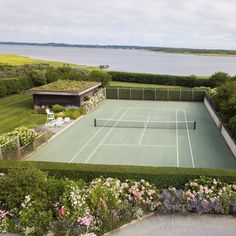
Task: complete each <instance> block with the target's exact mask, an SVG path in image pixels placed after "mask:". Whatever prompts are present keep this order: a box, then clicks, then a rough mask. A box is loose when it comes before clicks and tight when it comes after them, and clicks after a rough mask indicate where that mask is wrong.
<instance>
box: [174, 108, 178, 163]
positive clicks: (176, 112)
mask: <svg viewBox="0 0 236 236" xmlns="http://www.w3.org/2000/svg"><path fill="white" fill-rule="evenodd" d="M175 114H176V117H175V118H176V158H177V167H179V134H178V110H177V109H176V111H175Z"/></svg>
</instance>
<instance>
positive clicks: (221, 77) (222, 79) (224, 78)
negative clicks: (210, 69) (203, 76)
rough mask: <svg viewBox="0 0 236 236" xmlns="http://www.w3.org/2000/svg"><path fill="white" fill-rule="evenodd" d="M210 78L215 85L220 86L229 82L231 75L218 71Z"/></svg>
mask: <svg viewBox="0 0 236 236" xmlns="http://www.w3.org/2000/svg"><path fill="white" fill-rule="evenodd" d="M209 80H210V81H211V83H212V84H213V85H214V86H219V85H222V84H224V83H226V82H229V80H230V76H229V75H228V74H227V73H224V72H216V73H214V74H213V75H212V76H211V77H210V79H209Z"/></svg>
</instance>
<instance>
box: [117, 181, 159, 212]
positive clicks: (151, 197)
mask: <svg viewBox="0 0 236 236" xmlns="http://www.w3.org/2000/svg"><path fill="white" fill-rule="evenodd" d="M121 188H122V193H123V198H124V200H127V201H128V202H129V203H130V204H132V206H140V207H143V208H144V209H147V210H150V211H154V210H155V209H157V207H158V206H159V205H160V202H159V200H158V199H157V194H158V190H157V188H156V187H155V186H154V185H151V184H149V183H148V182H147V181H145V180H141V181H139V182H137V181H130V180H127V181H126V182H125V183H122V184H121Z"/></svg>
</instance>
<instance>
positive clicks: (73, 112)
mask: <svg viewBox="0 0 236 236" xmlns="http://www.w3.org/2000/svg"><path fill="white" fill-rule="evenodd" d="M82 114H84V111H83V109H82V108H72V109H68V110H65V111H64V112H63V117H70V118H71V119H72V120H75V119H77V118H78V117H80V116H81V115H82Z"/></svg>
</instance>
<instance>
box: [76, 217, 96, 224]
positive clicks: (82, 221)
mask: <svg viewBox="0 0 236 236" xmlns="http://www.w3.org/2000/svg"><path fill="white" fill-rule="evenodd" d="M92 220H93V217H92V216H84V217H80V218H78V220H77V222H78V223H79V224H80V225H85V226H89V225H90V224H91V223H92Z"/></svg>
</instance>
